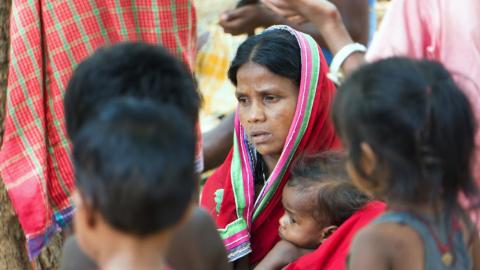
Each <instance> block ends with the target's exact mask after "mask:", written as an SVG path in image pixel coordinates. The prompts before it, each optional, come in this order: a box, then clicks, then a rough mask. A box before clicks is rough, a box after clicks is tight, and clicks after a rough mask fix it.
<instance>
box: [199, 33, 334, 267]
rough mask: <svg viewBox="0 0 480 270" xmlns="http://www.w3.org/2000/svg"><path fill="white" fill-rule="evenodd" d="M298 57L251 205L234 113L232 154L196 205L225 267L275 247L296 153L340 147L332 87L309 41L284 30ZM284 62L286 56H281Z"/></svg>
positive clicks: (247, 166) (248, 164)
mask: <svg viewBox="0 0 480 270" xmlns="http://www.w3.org/2000/svg"><path fill="white" fill-rule="evenodd" d="M271 29H282V30H283V31H288V32H289V33H291V34H292V35H294V36H295V37H296V39H297V41H298V44H299V47H300V51H301V58H302V59H301V64H302V67H301V83H300V88H299V95H298V101H297V106H296V111H295V115H294V118H293V121H292V123H291V126H290V130H289V133H288V135H287V138H286V141H285V145H284V148H283V151H282V153H281V156H280V158H279V160H278V162H277V165H276V166H275V168H274V169H273V171H272V172H271V175H270V176H269V178H268V180H267V182H266V184H265V186H264V188H263V189H262V191H261V192H260V194H259V195H258V197H257V198H256V199H255V198H254V197H255V195H254V194H255V191H254V177H253V175H254V174H253V163H254V162H253V160H252V158H251V156H250V155H249V149H248V148H249V144H248V141H247V136H246V134H245V130H244V128H243V127H242V125H241V124H240V121H239V118H238V111H237V113H236V118H235V135H234V143H233V147H232V150H231V151H230V153H229V155H228V157H227V159H226V160H225V162H224V163H223V164H222V165H221V166H220V167H219V168H218V169H217V171H216V172H215V173H214V174H213V175H212V176H211V177H210V178H209V179H208V180H207V182H206V184H205V186H204V189H203V191H202V195H201V199H200V201H201V202H200V203H201V206H202V207H204V208H205V209H207V210H208V211H209V212H210V213H211V214H212V216H213V218H214V219H215V221H216V224H217V227H218V231H219V233H220V236H221V237H222V239H223V240H224V243H225V246H226V248H227V251H228V258H229V260H230V261H235V260H237V259H239V258H241V257H244V256H245V255H247V254H249V253H250V263H251V264H256V263H258V262H259V261H260V260H261V259H262V258H263V257H264V256H265V255H266V254H267V253H268V251H270V249H271V248H272V247H273V246H274V245H275V244H276V243H277V242H278V241H279V236H278V220H279V219H280V217H281V216H282V214H283V213H284V210H283V207H282V204H281V195H282V189H283V187H284V186H285V183H286V181H287V180H288V178H289V177H290V166H291V163H292V160H294V159H295V158H296V157H298V156H299V155H300V154H302V153H315V152H319V151H322V150H328V149H332V148H337V147H339V146H340V142H339V140H338V138H337V137H336V135H335V132H334V127H333V124H332V122H331V120H330V117H329V112H330V107H331V102H332V99H333V96H334V94H335V87H334V85H333V84H332V82H330V80H328V79H327V77H326V73H327V71H328V70H327V69H328V67H327V65H326V62H325V59H324V57H323V55H322V53H321V50H320V49H319V47H318V45H317V43H316V42H315V41H314V40H313V38H312V37H310V36H308V35H306V34H303V33H300V32H297V31H295V30H293V29H291V28H289V27H286V26H276V27H273V28H269V29H267V30H266V31H270V30H271ZM287 57H288V56H287Z"/></svg>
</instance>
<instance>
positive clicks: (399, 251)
mask: <svg viewBox="0 0 480 270" xmlns="http://www.w3.org/2000/svg"><path fill="white" fill-rule="evenodd" d="M424 257H425V252H424V246H423V240H422V238H421V236H420V235H419V234H418V233H417V232H416V231H415V230H413V229H412V228H411V227H410V226H408V225H402V224H397V223H390V222H386V223H378V224H371V225H368V226H367V227H365V228H364V229H362V230H360V231H359V232H358V233H357V235H356V236H355V238H354V239H353V241H352V244H351V245H350V254H349V258H348V269H349V270H399V269H401V270H403V269H409V270H416V269H423V268H424V266H425V262H424Z"/></svg>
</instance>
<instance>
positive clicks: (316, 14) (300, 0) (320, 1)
mask: <svg viewBox="0 0 480 270" xmlns="http://www.w3.org/2000/svg"><path fill="white" fill-rule="evenodd" d="M342 1H343V0H342ZM262 2H264V3H265V4H266V5H268V6H269V7H270V8H272V9H273V10H274V11H275V12H277V13H279V14H282V15H284V16H286V17H291V16H294V15H296V14H301V15H302V16H303V17H305V18H306V19H307V20H309V21H310V22H311V23H312V24H313V25H314V26H315V27H316V28H317V29H318V31H319V32H320V33H321V35H322V36H323V38H324V40H325V43H326V45H327V47H328V48H329V50H330V51H331V52H332V53H333V54H334V55H335V54H336V53H337V52H338V51H339V50H340V49H341V48H343V47H344V46H345V45H347V44H350V43H352V42H353V39H352V36H350V34H349V32H348V30H347V27H346V26H345V24H344V23H343V20H342V16H341V14H340V11H339V10H338V9H337V7H336V6H335V5H334V4H333V3H331V2H329V1H326V0H262ZM364 59H365V58H364V54H363V53H354V54H352V55H351V56H350V57H348V58H347V60H346V61H345V62H344V63H343V66H342V68H343V71H344V72H345V74H349V73H351V72H353V71H354V70H356V69H357V68H358V67H359V66H360V65H362V64H363V63H364V61H365V60H364Z"/></svg>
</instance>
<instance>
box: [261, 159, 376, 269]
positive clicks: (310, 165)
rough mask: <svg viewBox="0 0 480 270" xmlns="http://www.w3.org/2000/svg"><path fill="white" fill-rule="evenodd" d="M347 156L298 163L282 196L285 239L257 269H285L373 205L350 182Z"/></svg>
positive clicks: (282, 230) (281, 221)
mask: <svg viewBox="0 0 480 270" xmlns="http://www.w3.org/2000/svg"><path fill="white" fill-rule="evenodd" d="M343 156H344V155H342V154H341V153H336V152H327V153H322V154H318V155H315V156H310V157H306V158H304V159H302V160H300V161H299V162H298V163H297V164H296V166H295V167H294V168H293V170H292V178H291V179H290V180H289V181H288V182H287V185H286V186H285V188H284V189H283V194H282V204H283V207H284V209H285V214H284V215H283V216H282V217H281V219H280V220H279V223H280V227H279V235H280V237H281V238H282V240H281V241H280V242H279V243H277V245H276V246H275V247H274V248H273V249H272V250H271V251H270V252H269V253H268V255H267V256H266V257H265V258H264V259H263V260H262V261H261V262H260V263H259V264H258V265H257V266H256V268H255V269H257V270H259V269H282V268H283V267H285V266H286V265H288V264H289V263H291V262H292V261H294V260H296V259H297V258H298V257H300V256H302V255H305V254H308V253H310V252H312V251H314V250H315V249H317V248H318V246H319V245H321V244H322V242H323V241H324V240H325V239H327V238H328V237H329V236H330V235H331V234H332V233H334V232H335V230H336V229H337V228H338V227H339V226H340V225H342V224H343V222H345V221H346V220H347V219H348V218H349V217H350V216H352V215H353V214H354V213H356V212H357V211H358V210H360V209H362V208H363V207H364V206H365V205H366V204H367V203H368V202H369V198H368V197H367V196H366V195H365V194H364V193H362V192H360V191H359V190H358V189H356V188H355V187H354V186H353V185H352V184H351V183H350V182H348V181H347V179H348V177H347V175H346V171H345V163H344V161H343V160H344V159H343Z"/></svg>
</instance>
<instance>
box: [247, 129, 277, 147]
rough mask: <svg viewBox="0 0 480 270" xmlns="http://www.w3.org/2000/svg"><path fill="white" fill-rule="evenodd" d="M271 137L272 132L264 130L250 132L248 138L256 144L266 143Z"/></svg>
mask: <svg viewBox="0 0 480 270" xmlns="http://www.w3.org/2000/svg"><path fill="white" fill-rule="evenodd" d="M271 137H272V134H270V133H268V132H264V131H259V132H252V133H250V138H251V139H252V142H253V143H254V144H256V145H259V144H264V143H267V142H268V141H269V140H270V138H271Z"/></svg>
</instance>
